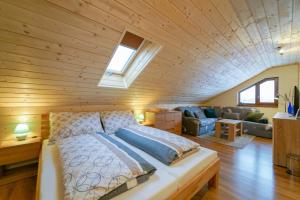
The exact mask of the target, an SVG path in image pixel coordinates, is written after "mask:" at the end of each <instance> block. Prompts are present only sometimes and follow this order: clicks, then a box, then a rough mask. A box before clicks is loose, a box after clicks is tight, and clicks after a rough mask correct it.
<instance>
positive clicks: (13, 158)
mask: <svg viewBox="0 0 300 200" xmlns="http://www.w3.org/2000/svg"><path fill="white" fill-rule="evenodd" d="M40 149H41V138H39V137H37V138H27V139H26V140H23V141H1V142H0V167H1V170H0V171H1V172H0V185H4V184H7V183H10V182H13V181H17V180H20V179H23V178H27V177H31V176H35V175H36V174H37V164H36V163H33V164H30V165H26V166H22V164H21V163H22V162H26V161H28V162H29V163H30V161H34V160H38V158H39V154H40ZM19 164H20V166H22V167H15V168H12V169H8V168H9V167H8V166H9V165H16V166H17V165H19Z"/></svg>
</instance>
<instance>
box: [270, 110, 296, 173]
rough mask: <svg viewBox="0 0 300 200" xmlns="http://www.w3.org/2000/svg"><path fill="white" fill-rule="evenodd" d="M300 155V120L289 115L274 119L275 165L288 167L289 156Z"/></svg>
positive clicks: (278, 114) (280, 114)
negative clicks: (287, 159) (290, 154)
mask: <svg viewBox="0 0 300 200" xmlns="http://www.w3.org/2000/svg"><path fill="white" fill-rule="evenodd" d="M289 153H292V154H297V155H300V120H296V119H295V118H294V117H291V116H289V115H288V114H287V113H276V115H275V116H274V117H273V163H274V164H275V165H279V166H282V167H286V156H287V154H289Z"/></svg>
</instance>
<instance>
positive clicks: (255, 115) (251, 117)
mask: <svg viewBox="0 0 300 200" xmlns="http://www.w3.org/2000/svg"><path fill="white" fill-rule="evenodd" d="M263 115H264V113H260V112H250V113H248V115H247V117H246V119H245V121H250V122H259V120H260V119H261V118H262V116H263Z"/></svg>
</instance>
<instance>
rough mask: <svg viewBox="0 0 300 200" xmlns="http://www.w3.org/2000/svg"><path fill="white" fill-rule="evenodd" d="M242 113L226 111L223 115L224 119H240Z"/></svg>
mask: <svg viewBox="0 0 300 200" xmlns="http://www.w3.org/2000/svg"><path fill="white" fill-rule="evenodd" d="M240 115H241V114H240V113H228V112H225V113H224V115H223V118H224V119H235V120H239V119H240Z"/></svg>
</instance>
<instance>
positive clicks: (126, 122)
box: [101, 111, 138, 134]
mask: <svg viewBox="0 0 300 200" xmlns="http://www.w3.org/2000/svg"><path fill="white" fill-rule="evenodd" d="M101 120H102V123H103V127H104V130H105V133H107V134H114V133H115V132H116V131H117V130H118V129H119V128H125V127H128V126H130V125H137V124H138V122H137V121H136V120H135V118H134V116H133V113H132V112H131V111H109V112H101Z"/></svg>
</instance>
